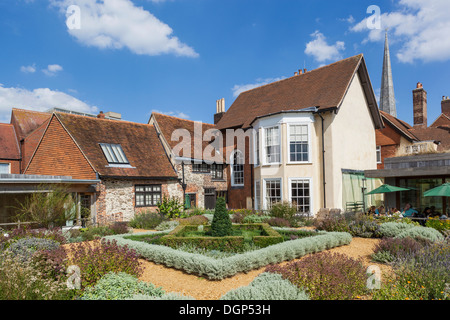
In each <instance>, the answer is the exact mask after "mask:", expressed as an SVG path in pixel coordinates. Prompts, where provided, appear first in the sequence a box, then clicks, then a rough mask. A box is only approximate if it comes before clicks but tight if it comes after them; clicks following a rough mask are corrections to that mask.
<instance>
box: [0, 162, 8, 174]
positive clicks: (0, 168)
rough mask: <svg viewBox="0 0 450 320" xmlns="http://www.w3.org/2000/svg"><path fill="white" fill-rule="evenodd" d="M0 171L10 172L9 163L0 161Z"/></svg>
mask: <svg viewBox="0 0 450 320" xmlns="http://www.w3.org/2000/svg"><path fill="white" fill-rule="evenodd" d="M0 173H6V174H8V173H10V169H9V163H0Z"/></svg>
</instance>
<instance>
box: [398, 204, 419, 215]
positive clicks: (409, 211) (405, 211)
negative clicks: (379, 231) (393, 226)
mask: <svg viewBox="0 0 450 320" xmlns="http://www.w3.org/2000/svg"><path fill="white" fill-rule="evenodd" d="M415 214H417V210H414V209H413V208H411V204H410V203H407V204H406V205H405V208H404V209H403V211H402V215H403V216H404V217H412V216H414V215H415Z"/></svg>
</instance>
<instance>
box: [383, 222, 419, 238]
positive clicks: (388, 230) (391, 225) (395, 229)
mask: <svg viewBox="0 0 450 320" xmlns="http://www.w3.org/2000/svg"><path fill="white" fill-rule="evenodd" d="M414 226H415V225H413V224H410V223H404V222H386V223H383V224H381V225H380V230H379V231H380V234H381V236H383V237H387V238H394V237H396V236H397V235H398V234H400V233H401V232H403V231H405V230H407V229H411V228H414Z"/></svg>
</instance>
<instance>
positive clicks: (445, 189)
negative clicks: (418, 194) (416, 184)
mask: <svg viewBox="0 0 450 320" xmlns="http://www.w3.org/2000/svg"><path fill="white" fill-rule="evenodd" d="M423 195H424V196H425V197H450V183H448V182H447V183H444V184H443V185H441V186H439V187H436V188H433V189H430V190H428V191H425V192H424V193H423Z"/></svg>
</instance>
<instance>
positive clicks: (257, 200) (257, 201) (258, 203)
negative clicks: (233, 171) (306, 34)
mask: <svg viewBox="0 0 450 320" xmlns="http://www.w3.org/2000/svg"><path fill="white" fill-rule="evenodd" d="M260 207H261V180H255V210H260Z"/></svg>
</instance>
